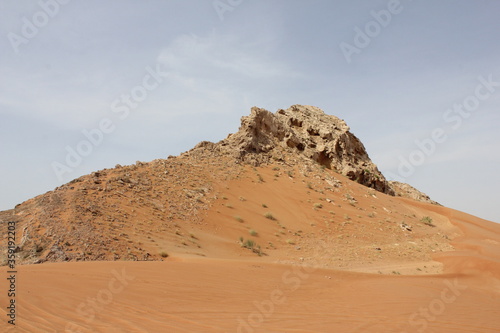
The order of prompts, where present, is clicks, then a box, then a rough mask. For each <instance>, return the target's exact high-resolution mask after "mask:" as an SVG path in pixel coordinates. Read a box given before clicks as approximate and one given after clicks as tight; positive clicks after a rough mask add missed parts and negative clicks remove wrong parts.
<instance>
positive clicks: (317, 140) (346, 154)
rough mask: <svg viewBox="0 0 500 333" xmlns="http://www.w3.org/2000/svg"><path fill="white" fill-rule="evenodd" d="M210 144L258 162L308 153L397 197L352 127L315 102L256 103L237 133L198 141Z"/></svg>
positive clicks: (282, 159)
mask: <svg viewBox="0 0 500 333" xmlns="http://www.w3.org/2000/svg"><path fill="white" fill-rule="evenodd" d="M208 146H211V148H212V149H218V150H222V151H226V152H228V153H232V154H234V155H236V157H237V158H239V159H240V160H242V161H245V162H247V163H250V164H254V165H259V164H261V163H267V162H270V161H272V160H276V161H286V160H287V157H288V156H292V157H293V156H295V157H296V156H297V155H299V156H303V157H305V158H307V159H310V160H313V161H315V162H317V163H319V164H321V165H323V166H325V167H326V168H329V169H333V170H336V171H337V172H339V173H341V174H343V175H345V176H347V177H348V178H350V179H351V180H354V181H356V182H358V183H360V184H363V185H365V186H368V187H371V188H374V189H376V190H377V191H380V192H383V193H387V194H391V195H394V192H393V190H392V188H391V187H390V186H389V184H388V182H387V180H386V179H385V177H384V176H383V175H382V173H381V172H380V171H379V170H378V168H377V166H376V165H375V164H374V163H373V162H372V161H371V160H370V157H369V156H368V153H367V152H366V149H365V147H364V146H363V144H362V143H361V141H360V140H359V139H358V138H357V137H356V136H355V135H354V134H352V133H351V132H350V131H349V126H347V124H346V123H345V122H344V121H343V120H342V119H339V118H337V117H335V116H332V115H328V114H325V113H324V112H323V111H322V110H321V109H319V108H317V107H314V106H304V105H293V106H291V107H290V108H289V109H287V110H283V109H280V110H278V111H277V112H276V113H271V112H269V111H267V110H265V109H261V108H258V107H253V108H252V110H251V114H250V115H249V116H246V117H242V119H241V127H240V129H239V130H238V132H237V133H235V134H230V135H229V136H228V137H227V138H226V139H225V140H222V141H220V142H219V143H217V144H210V143H207V142H204V143H201V144H200V145H199V147H208Z"/></svg>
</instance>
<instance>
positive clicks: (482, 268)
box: [0, 191, 500, 332]
mask: <svg viewBox="0 0 500 333" xmlns="http://www.w3.org/2000/svg"><path fill="white" fill-rule="evenodd" d="M249 194H251V191H250V192H247V196H248V198H247V200H251V195H249ZM264 199H270V197H265V198H264ZM276 200H278V199H276ZM391 200H395V201H398V202H400V203H401V204H404V205H407V206H408V207H412V208H413V209H417V210H418V209H425V210H428V211H429V212H431V213H434V214H436V217H438V216H440V217H442V218H443V219H449V221H451V224H452V225H453V227H454V228H458V229H459V230H460V231H461V236H459V237H456V238H455V239H454V240H453V241H452V245H453V246H454V248H455V250H453V251H443V252H437V253H436V254H435V255H434V256H433V260H435V261H437V262H440V263H442V268H443V272H442V273H440V274H423V275H411V276H408V275H396V274H392V275H390V274H378V273H376V274H368V273H361V272H352V271H348V270H345V269H334V268H332V267H329V268H322V267H325V266H328V265H325V262H320V263H318V264H316V265H315V264H314V263H312V262H309V263H307V262H306V263H302V264H298V263H297V264H292V263H289V264H277V263H273V262H272V260H271V259H270V258H269V257H271V256H269V257H258V256H255V255H253V256H250V255H248V256H245V254H246V253H247V252H249V251H247V252H241V253H240V254H239V255H240V256H241V257H240V258H236V257H235V256H234V255H233V254H231V252H229V253H228V254H227V257H228V258H226V259H217V258H209V257H207V258H203V257H196V256H177V257H175V256H174V258H167V259H166V260H165V261H163V262H120V261H117V262H79V263H72V262H70V263H49V264H43V265H23V266H19V267H18V281H17V283H18V295H17V302H18V309H17V310H18V313H17V325H16V328H15V329H14V328H13V327H10V326H11V325H7V324H6V320H5V318H6V316H5V313H6V310H5V309H6V306H7V304H6V300H5V298H2V300H1V304H0V305H1V308H2V310H1V311H0V312H1V315H2V317H3V318H4V320H2V324H1V325H2V331H5V332H499V331H500V316H499V314H500V313H499V311H500V310H499V309H500V251H499V249H500V247H499V244H500V226H499V225H498V224H495V223H491V222H488V221H484V220H481V219H478V218H476V217H473V216H470V215H468V214H464V213H461V212H458V211H455V210H451V209H448V208H444V207H439V206H433V205H429V204H423V203H418V202H414V201H412V200H408V199H401V198H392V199H391ZM270 202H271V201H270ZM271 204H272V203H270V205H271ZM213 213H214V214H216V209H215V210H214V211H213ZM276 214H277V215H278V214H281V212H279V211H277V213H276ZM209 216H210V214H209ZM438 220H439V219H438ZM206 227H207V228H210V227H211V225H210V223H208V224H207V226H206ZM235 234H238V233H237V232H236V233H235ZM221 239H223V238H221ZM207 251H208V252H210V250H207ZM220 251H222V250H220ZM242 251H243V250H242ZM286 251H288V250H283V253H287V252H286ZM242 254H243V255H242ZM273 258H274V259H276V255H275V256H274V257H273ZM275 261H276V260H275ZM389 262H390V261H389ZM404 262H405V261H404V260H403V259H402V260H401V261H400V263H401V265H403V264H404ZM384 263H385V264H387V262H386V261H381V262H380V263H379V265H382V266H383V265H384ZM417 266H418V264H417ZM6 271H7V269H6V268H5V267H3V268H1V269H0V274H1V275H2V276H6V275H7V273H6ZM2 280H3V281H5V280H4V279H2ZM1 286H2V289H5V288H4V287H3V286H5V283H2V285H1Z"/></svg>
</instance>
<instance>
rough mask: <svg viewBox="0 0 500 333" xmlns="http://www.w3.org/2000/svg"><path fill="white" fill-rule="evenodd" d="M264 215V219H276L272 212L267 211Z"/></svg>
mask: <svg viewBox="0 0 500 333" xmlns="http://www.w3.org/2000/svg"><path fill="white" fill-rule="evenodd" d="M264 217H265V218H266V219H269V220H272V221H276V218H275V217H274V216H273V214H272V213H269V212H268V213H265V214H264Z"/></svg>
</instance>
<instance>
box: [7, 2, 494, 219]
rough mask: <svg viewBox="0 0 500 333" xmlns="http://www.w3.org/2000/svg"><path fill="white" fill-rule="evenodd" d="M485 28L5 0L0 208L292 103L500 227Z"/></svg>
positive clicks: (172, 5)
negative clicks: (314, 109) (334, 123)
mask: <svg viewBox="0 0 500 333" xmlns="http://www.w3.org/2000/svg"><path fill="white" fill-rule="evenodd" d="M499 17H500V1H496V0H490V1H486V0H470V1H457V0H455V1H446V0H442V1H430V0H428V1H424V0H420V1H417V0H414V1H411V0H401V1H394V0H391V1H386V0H383V1H375V0H370V1H352V0H349V1H348V0H345V1H332V0H316V1H311V0H308V1H305V0H303V1H298V0H220V1H212V0H175V1H174V0H156V1H153V0H149V1H139V0H136V1H131V0H130V1H127V0H114V1H102V0H100V1H90V0H85V1H83V0H72V1H70V0H64V1H63V0H40V1H18V0H2V1H1V2H0V34H1V36H2V37H1V39H0V50H1V53H0V117H1V118H0V119H1V122H0V153H1V163H0V172H1V175H2V177H1V180H0V209H9V208H12V207H13V206H14V205H16V204H18V203H20V202H22V201H24V200H27V199H29V198H31V197H33V196H36V195H38V194H42V193H44V192H46V191H49V190H52V189H53V188H55V187H57V186H59V185H62V184H64V183H66V182H68V181H70V180H72V179H74V178H77V177H79V176H81V175H84V174H88V173H90V172H92V171H95V170H99V169H103V168H110V167H114V166H115V165H116V164H118V163H119V164H122V165H126V164H132V163H135V162H136V161H138V160H139V161H151V160H153V159H156V158H164V157H167V156H168V155H178V154H179V153H181V152H183V151H186V150H189V149H190V148H192V147H193V146H194V145H195V144H196V143H198V142H199V141H202V140H211V141H218V140H220V139H223V138H225V137H226V136H227V134H228V133H232V132H235V131H236V130H237V129H238V127H239V124H240V121H239V119H240V117H241V116H244V115H247V114H248V113H249V111H250V108H251V107H252V106H259V107H263V108H266V109H268V110H270V111H273V112H274V111H276V110H277V109H280V108H288V107H289V106H290V105H293V104H306V105H315V106H318V107H320V108H322V109H323V110H324V111H325V112H326V113H328V114H333V115H336V116H338V117H340V118H342V119H344V120H345V121H346V122H347V124H348V125H349V126H350V127H351V131H352V132H353V133H354V134H355V135H357V136H358V137H359V138H360V139H361V140H362V142H363V143H364V144H365V146H366V148H367V150H368V153H369V154H370V157H371V158H372V160H373V161H374V162H375V163H376V164H377V165H378V166H379V169H380V170H381V171H382V172H383V173H384V174H386V175H387V176H389V177H388V178H392V179H400V180H404V181H405V182H408V183H409V184H411V185H413V186H415V187H417V188H418V189H420V190H421V191H423V192H426V193H427V194H429V195H430V196H431V198H433V199H434V200H436V201H439V202H440V203H442V204H444V205H446V206H449V207H452V208H456V209H459V210H462V211H465V212H468V213H471V214H474V215H477V216H480V217H482V218H486V219H490V220H493V221H496V222H500V210H499V209H498V206H497V205H498V200H499V199H500V195H499V192H498V191H497V188H498V187H499V176H498V174H497V173H498V166H499V165H500V156H499V143H500V134H499V130H498V125H499V124H500V115H499V110H500V43H499V41H500V20H499Z"/></svg>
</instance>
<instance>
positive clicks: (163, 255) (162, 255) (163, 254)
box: [160, 251, 168, 258]
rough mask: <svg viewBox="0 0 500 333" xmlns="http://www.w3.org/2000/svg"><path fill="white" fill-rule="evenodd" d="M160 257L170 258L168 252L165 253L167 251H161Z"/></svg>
mask: <svg viewBox="0 0 500 333" xmlns="http://www.w3.org/2000/svg"><path fill="white" fill-rule="evenodd" d="M160 256H161V257H162V258H167V257H168V253H167V252H165V251H161V252H160Z"/></svg>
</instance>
